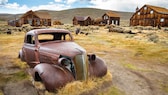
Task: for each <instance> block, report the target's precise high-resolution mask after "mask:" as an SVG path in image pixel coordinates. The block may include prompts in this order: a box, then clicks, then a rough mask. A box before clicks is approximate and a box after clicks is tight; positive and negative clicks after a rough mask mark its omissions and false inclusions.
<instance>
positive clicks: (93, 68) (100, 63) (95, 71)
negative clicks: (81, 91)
mask: <svg viewBox="0 0 168 95" xmlns="http://www.w3.org/2000/svg"><path fill="white" fill-rule="evenodd" d="M92 59H94V60H92ZM92 59H89V73H90V76H94V77H103V76H104V75H106V74H107V66H106V63H105V61H104V60H103V59H101V58H100V57H98V56H96V57H93V58H92Z"/></svg>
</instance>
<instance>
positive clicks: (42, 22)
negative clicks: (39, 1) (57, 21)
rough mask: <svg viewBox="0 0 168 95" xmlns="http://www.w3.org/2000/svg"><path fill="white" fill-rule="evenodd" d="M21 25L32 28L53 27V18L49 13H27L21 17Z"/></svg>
mask: <svg viewBox="0 0 168 95" xmlns="http://www.w3.org/2000/svg"><path fill="white" fill-rule="evenodd" d="M20 24H21V25H23V24H29V25H31V26H51V16H50V15H49V14H48V13H47V12H38V11H35V12H33V11H32V10H30V11H28V12H26V13H25V14H23V15H22V16H21V17H20Z"/></svg>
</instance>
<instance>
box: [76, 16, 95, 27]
mask: <svg viewBox="0 0 168 95" xmlns="http://www.w3.org/2000/svg"><path fill="white" fill-rule="evenodd" d="M92 24H93V21H92V19H91V17H89V16H75V17H74V18H73V25H80V26H88V25H92Z"/></svg>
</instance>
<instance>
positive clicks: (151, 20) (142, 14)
mask: <svg viewBox="0 0 168 95" xmlns="http://www.w3.org/2000/svg"><path fill="white" fill-rule="evenodd" d="M130 25H131V26H137V25H140V26H153V27H156V26H162V27H164V26H168V9H166V8H162V7H158V6H152V5H144V6H143V7H142V8H140V9H136V12H135V13H134V14H133V15H132V17H131V18H130Z"/></svg>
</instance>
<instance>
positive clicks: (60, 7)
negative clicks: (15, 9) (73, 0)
mask: <svg viewBox="0 0 168 95" xmlns="http://www.w3.org/2000/svg"><path fill="white" fill-rule="evenodd" d="M68 8H70V6H66V5H64V4H54V3H53V4H51V3H50V4H46V5H39V6H34V7H31V8H30V9H31V10H57V11H59V10H64V9H68Z"/></svg>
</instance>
